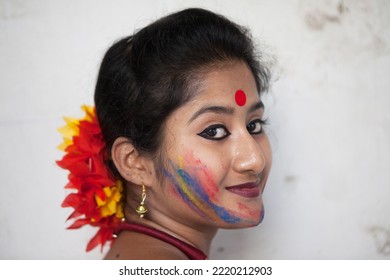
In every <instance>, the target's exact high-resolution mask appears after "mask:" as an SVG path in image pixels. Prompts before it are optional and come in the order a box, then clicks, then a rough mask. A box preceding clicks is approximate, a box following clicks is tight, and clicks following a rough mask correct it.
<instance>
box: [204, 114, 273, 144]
mask: <svg viewBox="0 0 390 280" xmlns="http://www.w3.org/2000/svg"><path fill="white" fill-rule="evenodd" d="M253 124H254V125H255V127H254V129H253V130H255V129H256V128H257V130H259V131H256V132H251V131H250V130H249V125H253ZM266 124H268V120H266V119H265V120H261V119H256V120H253V121H251V122H250V123H249V124H248V125H247V126H246V127H247V129H248V131H249V133H251V134H252V135H257V134H261V133H263V126H264V125H266ZM257 125H260V127H257ZM218 129H223V130H224V135H222V136H220V137H217V138H216V137H215V136H216V135H217V134H218V131H217V130H218ZM211 132H212V133H211ZM210 134H214V135H210ZM230 134H231V133H230V132H229V130H227V128H226V127H225V126H224V125H222V124H214V125H211V126H209V127H207V128H206V129H205V130H203V131H202V132H201V133H199V134H198V135H199V136H201V137H203V138H205V139H208V140H212V141H220V140H223V139H225V138H226V137H228V136H229V135H230Z"/></svg>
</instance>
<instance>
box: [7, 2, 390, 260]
mask: <svg viewBox="0 0 390 280" xmlns="http://www.w3.org/2000/svg"><path fill="white" fill-rule="evenodd" d="M190 6H200V7H204V8H209V9H212V10H214V11H216V12H219V13H222V14H225V15H226V16H228V17H230V18H232V19H233V20H235V21H237V22H239V23H241V24H243V25H246V26H249V27H250V28H251V29H252V32H253V34H254V36H255V37H256V38H258V39H260V40H261V41H262V42H265V44H266V46H264V47H265V48H266V49H267V52H268V53H270V54H271V55H274V56H275V57H276V58H277V60H278V66H277V67H276V68H275V77H276V78H277V81H276V82H275V84H274V86H273V89H272V91H271V92H270V94H269V95H268V97H267V100H266V106H267V111H268V115H269V118H270V123H271V125H270V126H269V128H268V132H269V134H270V137H271V140H272V146H273V150H274V165H273V170H272V174H271V178H270V180H269V184H268V186H267V189H266V192H265V205H266V217H265V220H264V222H263V224H262V225H260V226H259V227H257V228H253V229H245V230H235V231H221V232H220V233H219V235H218V236H217V237H216V239H215V242H214V245H213V250H212V255H211V257H212V258H215V259H390V188H389V187H390V186H389V181H390V172H388V171H389V169H390V145H389V143H390V110H389V109H390V75H389V74H390V31H389V30H390V28H389V27H390V1H386V0H373V1H364V0H355V1H354V0H345V1H336V0H320V1H310V0H294V1H281V0H267V1H266V0H263V1H255V0H253V1H249V0H246V1H245V0H241V1H226V0H224V1H222V0H221V1H216V0H215V1H173V0H172V1H125V0H122V1H93V0H88V1H76V0H72V1H70V0H61V1H49V0H34V1H28V0H25V1H22V0H0V65H1V67H0V135H1V137H0V178H1V186H0V258H1V259H99V258H101V257H102V254H100V252H99V250H95V251H93V252H92V253H89V254H86V253H85V252H84V248H85V246H86V243H87V241H88V240H89V238H90V237H91V236H92V234H93V233H94V230H93V229H88V228H86V229H82V230H78V231H67V230H65V226H66V223H65V219H66V217H67V216H68V215H69V214H70V209H63V208H60V204H61V202H62V200H63V198H64V196H65V195H66V191H65V190H64V189H63V186H64V185H65V183H66V172H65V171H63V170H61V169H60V168H58V167H57V166H56V165H55V163H54V162H55V160H56V159H60V158H61V156H62V153H61V152H60V151H58V150H56V148H55V147H56V146H57V144H59V143H60V142H61V137H60V135H59V134H58V133H57V132H56V129H57V128H58V127H60V126H61V125H62V124H63V122H62V119H61V117H62V116H65V115H68V116H81V111H80V109H79V106H80V105H81V104H83V103H87V104H92V96H93V90H94V83H95V78H96V75H97V70H98V67H99V63H100V61H101V58H102V55H103V53H104V51H105V50H106V49H107V48H108V46H109V45H110V44H111V43H112V42H113V41H114V40H116V39H118V38H119V37H121V36H125V35H128V34H130V33H132V32H133V31H134V30H135V29H136V28H140V27H143V26H144V25H146V24H148V23H150V22H151V21H153V20H155V19H157V18H158V17H160V16H162V15H165V14H167V13H169V12H173V11H176V10H178V9H181V8H185V7H190Z"/></svg>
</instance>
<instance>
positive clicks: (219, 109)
mask: <svg viewBox="0 0 390 280" xmlns="http://www.w3.org/2000/svg"><path fill="white" fill-rule="evenodd" d="M263 108H264V104H263V102H261V100H260V101H259V102H256V103H255V104H253V105H252V106H251V107H250V108H249V113H252V112H254V111H256V110H259V109H263ZM209 112H211V113H216V114H226V115H232V114H233V113H234V108H232V107H223V106H205V107H202V108H200V109H199V110H198V111H196V112H195V114H193V115H192V117H191V118H190V120H189V121H188V122H187V123H188V124H189V123H191V122H193V121H194V120H195V119H196V118H197V117H199V116H200V115H202V114H204V113H209Z"/></svg>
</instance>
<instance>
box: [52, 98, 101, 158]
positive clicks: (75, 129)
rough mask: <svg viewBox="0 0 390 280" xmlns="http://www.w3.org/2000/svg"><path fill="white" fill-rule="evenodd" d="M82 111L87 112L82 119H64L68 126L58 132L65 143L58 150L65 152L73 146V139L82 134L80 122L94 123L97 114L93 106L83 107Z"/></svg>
mask: <svg viewBox="0 0 390 280" xmlns="http://www.w3.org/2000/svg"><path fill="white" fill-rule="evenodd" d="M81 109H82V110H83V111H84V112H85V116H84V118H82V119H76V118H69V117H64V120H65V123H66V125H64V126H63V127H60V128H59V129H58V132H59V133H61V134H62V137H63V141H64V142H62V143H61V144H60V145H59V146H58V147H57V148H58V149H60V150H62V151H65V149H66V147H68V146H70V145H72V144H73V137H74V136H77V135H79V133H80V127H79V124H80V121H88V122H92V120H93V116H94V114H95V111H94V107H93V106H87V105H83V106H81Z"/></svg>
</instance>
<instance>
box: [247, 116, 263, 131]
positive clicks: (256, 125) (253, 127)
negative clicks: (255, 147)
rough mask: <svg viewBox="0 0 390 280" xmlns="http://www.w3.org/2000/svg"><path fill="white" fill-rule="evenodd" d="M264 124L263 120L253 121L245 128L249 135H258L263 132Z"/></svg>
mask: <svg viewBox="0 0 390 280" xmlns="http://www.w3.org/2000/svg"><path fill="white" fill-rule="evenodd" d="M264 123H265V121H263V120H260V119H258V120H254V121H251V122H250V123H249V124H248V125H247V126H246V128H247V129H248V131H249V133H251V134H260V133H262V132H263V124H264Z"/></svg>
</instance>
